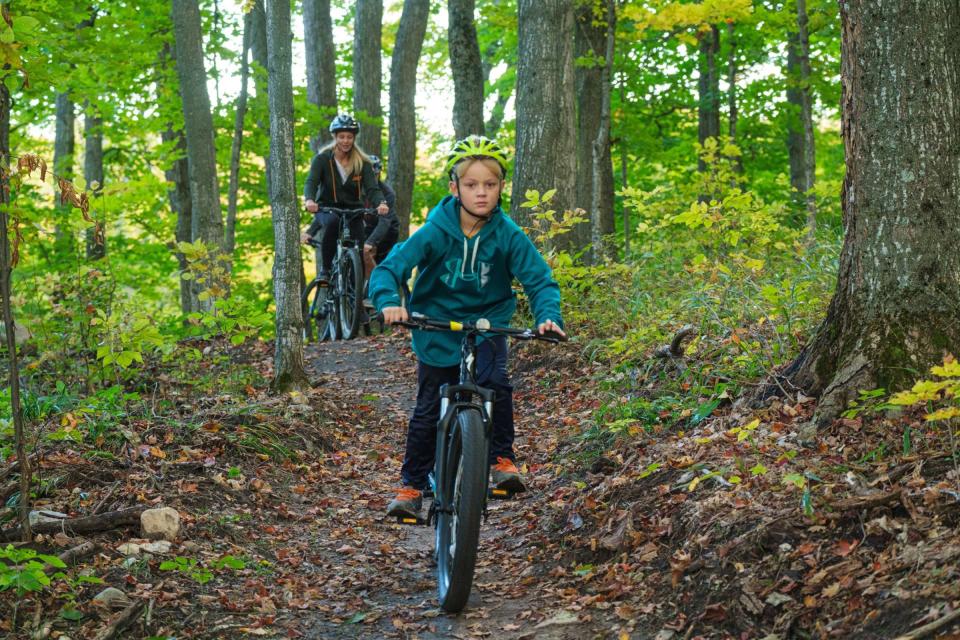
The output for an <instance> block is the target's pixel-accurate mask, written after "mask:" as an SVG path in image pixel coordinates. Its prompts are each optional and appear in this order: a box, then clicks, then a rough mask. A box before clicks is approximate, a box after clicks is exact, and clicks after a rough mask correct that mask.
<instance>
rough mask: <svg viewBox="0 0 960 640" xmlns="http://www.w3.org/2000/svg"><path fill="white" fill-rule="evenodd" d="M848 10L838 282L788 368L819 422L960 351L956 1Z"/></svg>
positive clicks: (862, 1) (873, 3) (844, 12)
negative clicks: (815, 398)
mask: <svg viewBox="0 0 960 640" xmlns="http://www.w3.org/2000/svg"><path fill="white" fill-rule="evenodd" d="M841 18H842V36H841V45H842V61H841V80H842V82H841V87H842V98H841V109H842V132H843V137H844V141H845V148H844V155H845V158H846V169H847V171H846V176H845V178H844V183H843V191H842V196H841V201H842V203H843V225H844V231H845V234H844V244H843V249H842V252H841V255H840V269H839V274H838V282H837V289H836V293H835V294H834V297H833V299H832V300H831V302H830V306H829V308H828V311H827V317H826V319H825V320H824V322H823V324H822V325H821V326H820V328H819V329H818V330H817V333H816V335H815V337H814V338H813V340H812V341H811V342H810V344H809V345H808V346H807V347H806V348H805V349H804V351H803V352H802V353H801V354H800V356H799V357H798V359H797V360H796V361H795V362H794V363H793V364H792V365H791V366H790V367H789V368H788V370H787V371H786V372H785V373H786V375H787V376H788V377H789V378H791V379H792V381H793V382H794V383H795V384H796V385H797V386H799V387H800V388H802V389H804V390H805V391H806V392H807V393H810V394H814V395H820V404H819V409H818V420H817V422H818V423H819V424H824V423H825V422H827V421H828V420H830V419H831V418H833V417H835V416H836V415H837V414H838V413H839V412H840V411H842V410H843V409H844V408H845V407H846V406H847V403H848V402H849V401H850V400H852V399H854V398H855V397H856V394H857V390H859V389H873V388H876V387H883V388H886V389H891V390H895V389H898V388H901V387H903V386H905V385H909V384H910V383H911V382H912V381H913V380H914V378H916V377H917V376H920V375H923V372H924V371H926V370H927V368H928V367H929V366H930V365H931V364H933V363H936V362H938V361H940V360H941V359H942V358H943V355H944V354H945V353H954V354H956V353H958V351H960V325H958V324H957V321H956V319H957V312H958V309H957V300H960V278H958V277H957V274H958V273H960V253H958V252H957V247H958V246H960V222H958V221H960V204H958V203H960V157H958V155H960V125H958V123H960V103H958V102H957V100H956V96H957V95H960V41H958V40H957V39H956V38H955V37H954V36H955V34H956V33H958V32H960V10H958V9H957V4H956V2H955V0H928V1H926V2H922V3H920V2H913V3H903V2H898V1H896V0H847V1H846V2H844V3H843V4H842V5H841ZM917 43H923V46H917Z"/></svg>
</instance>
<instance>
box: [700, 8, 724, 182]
mask: <svg viewBox="0 0 960 640" xmlns="http://www.w3.org/2000/svg"><path fill="white" fill-rule="evenodd" d="M719 52H720V31H719V29H717V27H716V26H713V25H711V26H710V27H709V29H707V30H706V31H704V32H703V33H701V34H700V78H699V79H698V80H697V93H698V95H699V99H698V103H697V111H698V116H699V117H698V127H697V140H698V141H699V142H700V144H703V143H704V141H706V139H707V138H716V137H717V136H719V135H720V74H719V73H718V71H717V54H718V53H719ZM698 166H699V168H700V171H703V170H704V169H706V166H705V165H704V163H703V161H702V160H700V161H699V163H698Z"/></svg>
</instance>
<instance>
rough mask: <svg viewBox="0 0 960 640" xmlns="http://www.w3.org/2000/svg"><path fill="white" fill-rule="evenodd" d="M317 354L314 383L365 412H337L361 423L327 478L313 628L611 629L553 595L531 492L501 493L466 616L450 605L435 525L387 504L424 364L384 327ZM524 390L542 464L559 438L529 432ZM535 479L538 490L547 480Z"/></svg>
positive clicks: (551, 635) (404, 632)
mask: <svg viewBox="0 0 960 640" xmlns="http://www.w3.org/2000/svg"><path fill="white" fill-rule="evenodd" d="M307 358H308V362H309V370H310V374H311V379H312V380H314V381H315V384H316V385H319V386H320V387H321V388H322V389H326V390H329V391H330V392H331V393H335V394H336V397H337V398H338V399H339V404H340V405H341V406H342V407H343V408H344V410H345V412H350V411H354V416H355V417H354V419H353V421H352V422H353V424H350V422H351V421H350V420H347V421H346V424H345V423H344V421H342V419H338V422H339V423H340V425H341V428H343V427H345V426H346V427H347V428H353V429H355V431H354V432H353V433H352V434H348V437H346V438H344V439H343V440H342V441H341V445H342V446H343V450H341V451H337V452H335V453H333V454H332V459H333V460H339V461H342V465H341V468H340V471H339V472H338V474H337V475H338V477H337V480H336V481H331V482H328V483H324V484H323V485H322V486H319V487H316V491H317V495H316V496H315V498H316V500H318V501H320V502H321V503H324V504H329V505H330V508H328V509H327V510H326V512H325V514H324V516H323V517H321V518H320V519H318V520H317V522H316V523H315V524H314V525H312V526H311V527H310V529H309V535H312V536H314V539H315V540H316V543H315V549H316V552H317V555H316V556H315V557H314V558H312V559H311V561H310V563H309V564H310V565H311V566H310V567H305V570H310V571H313V572H315V574H316V575H317V576H318V577H320V580H321V582H322V589H323V591H324V596H325V598H326V603H327V604H326V605H325V606H324V607H321V609H322V611H321V613H322V615H321V616H313V615H312V614H308V613H307V612H304V613H305V616H304V618H303V620H304V623H305V624H304V626H303V627H301V629H300V630H301V631H302V632H303V633H305V634H306V637H308V638H358V637H359V638H383V637H402V638H407V637H410V638H413V637H417V638H425V639H430V638H451V637H454V638H481V637H486V636H491V637H497V638H505V639H506V638H534V637H536V638H538V639H539V638H547V639H557V640H565V639H567V638H571V639H572V638H590V637H598V638H602V637H610V636H609V633H610V632H609V631H602V630H601V628H602V627H600V626H599V625H598V626H596V627H594V625H593V623H592V622H588V623H584V622H583V621H579V622H574V621H575V619H576V617H575V615H574V614H570V613H564V612H563V611H561V610H560V607H559V606H557V605H552V604H551V601H552V600H554V598H553V597H552V596H551V593H550V590H547V589H546V586H545V584H540V582H541V581H540V579H539V578H538V577H537V575H536V574H545V573H546V572H547V571H549V570H550V568H551V567H549V566H543V567H535V566H534V565H531V564H530V558H531V551H532V550H531V548H530V545H529V544H528V541H527V540H526V539H525V538H524V537H523V536H522V534H523V533H524V532H527V531H530V530H531V529H534V528H536V526H537V515H536V514H535V513H533V512H532V508H533V506H534V501H533V497H532V496H531V494H530V493H528V494H526V497H524V498H520V499H517V500H513V501H510V502H494V503H492V504H491V509H490V517H489V519H488V520H487V522H486V523H485V524H484V525H483V529H482V539H481V547H480V553H479V560H478V567H477V573H476V577H475V581H474V589H473V592H472V594H471V597H470V601H469V604H468V608H467V610H466V611H465V612H464V613H462V614H460V615H457V616H450V615H446V614H443V613H442V612H440V611H439V610H438V609H437V607H436V595H435V584H434V566H433V559H432V545H433V529H432V528H431V527H424V526H404V525H398V524H395V523H394V522H392V521H391V520H390V519H388V518H386V517H385V515H384V509H385V506H386V503H387V502H388V501H389V499H390V498H391V497H392V494H391V492H392V490H393V489H394V488H395V487H396V486H397V483H398V478H399V469H400V464H401V461H402V456H403V446H404V438H405V434H406V423H407V419H408V416H409V411H410V409H411V408H412V405H413V403H414V399H415V396H416V364H415V361H414V359H413V358H412V356H411V355H410V352H409V349H408V348H407V346H406V341H405V340H404V339H403V338H401V337H397V336H394V337H384V336H379V337H374V338H366V339H362V340H358V341H352V342H338V343H333V344H330V343H325V344H321V345H311V346H310V347H309V348H308V350H307ZM514 382H515V383H517V380H515V381H514ZM517 399H518V402H517V414H518V415H517V418H518V420H517V431H518V442H517V449H518V451H519V452H520V453H521V456H522V458H523V460H522V461H523V462H526V463H527V464H528V465H531V466H533V463H534V462H535V461H538V460H539V461H542V460H543V458H544V457H545V456H546V455H547V451H546V448H547V447H549V446H550V442H549V440H544V439H540V438H534V437H529V436H530V430H531V429H534V428H535V427H534V426H533V425H532V423H533V422H534V419H533V418H532V417H531V418H529V419H525V418H524V402H523V388H522V383H521V384H520V385H519V387H518V389H517ZM538 447H543V449H541V448H538ZM529 481H530V482H529V483H530V484H531V486H532V488H533V489H534V490H536V486H537V479H536V478H534V477H530V478H529ZM305 497H306V498H307V499H308V500H310V499H311V496H309V495H308V496H305ZM305 564H307V563H305ZM324 609H325V610H324ZM553 609H556V610H557V611H556V613H557V614H559V615H558V616H557V617H553V616H554V611H553ZM544 614H546V617H545V615H544ZM571 618H572V619H571ZM308 620H309V622H307V621H308ZM544 623H546V624H544ZM538 625H539V626H538ZM606 628H607V629H609V627H606Z"/></svg>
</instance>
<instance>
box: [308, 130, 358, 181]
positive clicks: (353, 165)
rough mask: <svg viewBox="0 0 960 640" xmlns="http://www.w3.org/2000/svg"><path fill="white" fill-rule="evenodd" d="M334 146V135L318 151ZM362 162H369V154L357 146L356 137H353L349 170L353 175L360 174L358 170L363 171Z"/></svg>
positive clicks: (335, 143) (327, 149) (335, 144)
mask: <svg viewBox="0 0 960 640" xmlns="http://www.w3.org/2000/svg"><path fill="white" fill-rule="evenodd" d="M335 146H337V141H336V136H334V140H331V141H330V143H329V144H327V146H325V147H323V148H322V149H320V153H323V152H324V151H329V150H331V149H333V148H334V147H335ZM364 162H370V156H368V155H367V153H366V151H364V150H363V149H361V148H360V147H359V146H357V142H356V138H354V142H353V148H352V149H350V172H351V173H353V175H355V176H358V175H360V172H361V171H363V163H364Z"/></svg>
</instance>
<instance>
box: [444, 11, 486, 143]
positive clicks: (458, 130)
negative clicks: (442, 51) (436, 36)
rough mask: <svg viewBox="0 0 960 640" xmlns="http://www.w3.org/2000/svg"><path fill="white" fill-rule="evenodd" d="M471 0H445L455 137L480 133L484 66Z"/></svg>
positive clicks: (482, 129)
mask: <svg viewBox="0 0 960 640" xmlns="http://www.w3.org/2000/svg"><path fill="white" fill-rule="evenodd" d="M475 6H476V3H475V2H474V0H447V42H448V45H449V51H450V71H451V72H452V75H453V131H454V135H455V136H456V137H457V139H458V140H459V139H462V138H465V137H467V136H468V135H471V134H476V135H483V134H484V132H485V130H486V129H485V126H484V122H483V65H482V64H481V62H480V44H479V42H478V41H477V25H476V22H475V20H474V15H473V14H474V8H475Z"/></svg>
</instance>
